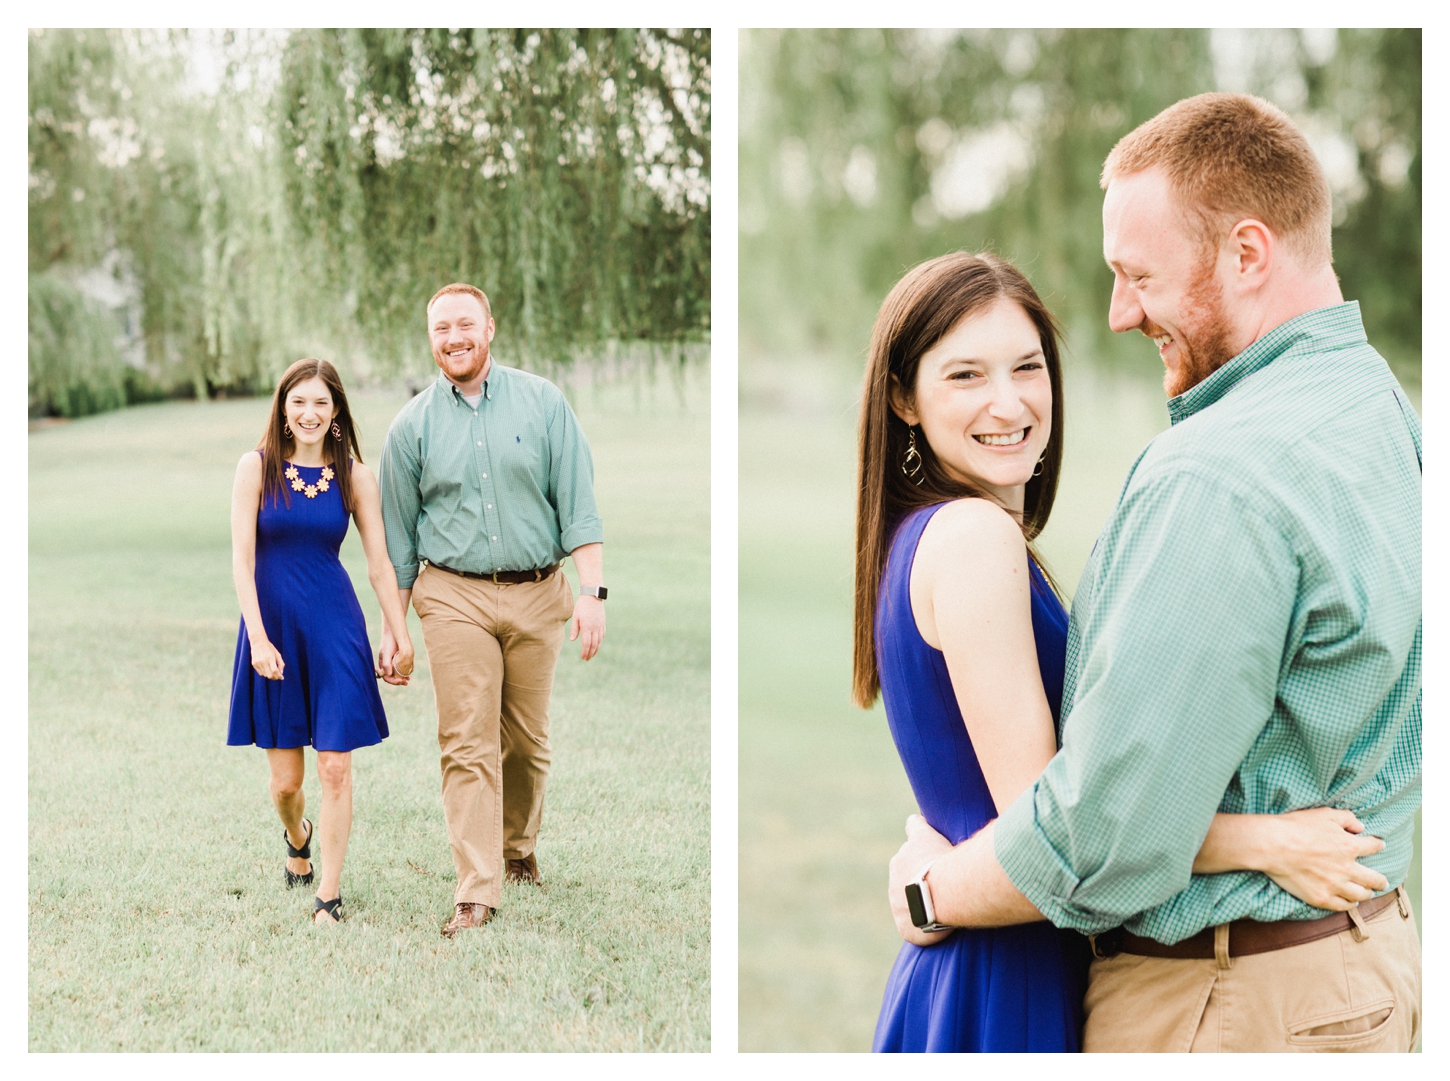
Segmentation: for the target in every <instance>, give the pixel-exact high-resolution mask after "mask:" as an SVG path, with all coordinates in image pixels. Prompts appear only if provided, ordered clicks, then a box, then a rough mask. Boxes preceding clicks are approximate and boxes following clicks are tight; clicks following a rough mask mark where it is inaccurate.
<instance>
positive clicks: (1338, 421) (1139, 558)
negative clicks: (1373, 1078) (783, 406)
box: [890, 94, 1421, 1051]
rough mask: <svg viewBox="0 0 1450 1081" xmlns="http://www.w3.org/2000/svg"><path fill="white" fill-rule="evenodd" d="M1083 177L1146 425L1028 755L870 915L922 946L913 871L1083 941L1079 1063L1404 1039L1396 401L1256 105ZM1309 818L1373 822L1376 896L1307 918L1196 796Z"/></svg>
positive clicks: (1401, 557)
mask: <svg viewBox="0 0 1450 1081" xmlns="http://www.w3.org/2000/svg"><path fill="white" fill-rule="evenodd" d="M1102 183H1103V187H1104V188H1105V189H1106V196H1105V198H1104V202H1103V254H1104V257H1105V258H1106V260H1107V263H1108V265H1109V267H1111V268H1112V271H1113V276H1114V284H1113V297H1112V304H1111V308H1110V310H1109V313H1108V318H1109V322H1110V324H1111V325H1112V328H1113V329H1114V330H1115V331H1118V332H1126V331H1132V330H1137V331H1141V332H1142V333H1143V334H1145V335H1147V336H1148V337H1150V338H1152V339H1153V340H1154V341H1155V342H1156V343H1157V345H1158V352H1159V355H1160V356H1161V357H1162V360H1163V365H1164V368H1165V376H1164V388H1165V390H1166V391H1167V393H1168V395H1169V402H1168V409H1169V414H1170V418H1171V420H1172V426H1171V427H1170V428H1169V430H1168V431H1166V432H1164V433H1162V434H1161V435H1159V436H1158V437H1157V438H1155V439H1154V440H1153V441H1152V442H1151V443H1150V444H1149V445H1148V447H1147V448H1146V449H1145V450H1144V451H1143V453H1142V455H1141V456H1140V457H1139V458H1138V460H1137V462H1135V463H1134V465H1133V469H1132V471H1131V473H1130V475H1129V477H1128V479H1127V481H1126V483H1125V484H1124V487H1123V490H1122V494H1121V495H1120V497H1119V500H1118V504H1117V506H1116V508H1115V509H1114V511H1113V514H1112V516H1111V518H1110V519H1109V521H1108V523H1107V525H1106V526H1105V528H1104V529H1103V532H1102V534H1101V535H1100V536H1099V538H1098V542H1097V544H1096V546H1095V547H1094V549H1093V554H1092V556H1091V558H1090V559H1089V562H1088V566H1087V568H1086V570H1085V571H1084V572H1083V576H1082V579H1081V581H1080V583H1079V586H1078V590H1077V594H1076V596H1075V597H1074V600H1073V606H1072V617H1071V624H1070V630H1069V637H1068V644H1067V671H1066V681H1065V685H1064V690H1063V708H1062V712H1063V724H1062V731H1061V747H1060V750H1059V751H1058V753H1057V755H1056V756H1055V757H1054V758H1053V759H1052V761H1051V762H1050V763H1049V764H1048V766H1047V768H1046V769H1045V770H1044V771H1043V773H1042V775H1041V776H1040V777H1039V778H1038V780H1037V781H1036V782H1035V783H1034V785H1033V786H1032V787H1031V788H1029V789H1028V790H1027V791H1026V792H1024V793H1023V795H1022V796H1021V797H1020V798H1019V799H1017V800H1016V801H1015V802H1014V803H1012V804H1011V805H1010V806H1007V807H1004V808H999V811H1000V817H999V818H998V819H997V820H996V821H995V822H993V823H991V824H989V825H988V826H987V827H986V828H985V829H983V830H982V831H981V832H980V833H978V834H977V835H975V836H974V837H972V838H969V839H968V840H967V841H965V842H963V843H962V844H961V845H959V846H957V847H956V848H952V847H951V846H950V845H949V844H948V843H947V841H946V840H945V839H944V838H942V837H941V836H940V835H939V834H937V833H936V832H935V831H933V830H932V829H931V828H930V827H929V826H928V825H927V824H926V823H925V821H924V820H922V819H921V818H919V817H917V816H913V818H912V819H911V820H909V822H908V827H907V834H908V840H907V842H906V844H905V845H904V846H903V847H902V849H901V850H900V852H898V853H897V855H896V857H895V858H894V859H893V860H892V864H891V884H890V898H891V903H892V909H893V913H894V914H895V916H896V920H897V926H898V928H899V929H900V930H901V932H902V935H903V937H905V938H906V939H907V940H908V941H913V942H917V943H919V944H922V945H926V944H929V943H931V942H934V941H937V940H939V939H940V938H941V937H942V936H943V934H945V933H949V932H940V931H937V932H934V933H925V932H923V931H922V930H920V927H919V926H918V925H916V924H914V923H913V917H912V915H911V914H910V908H909V906H908V902H907V898H906V893H905V891H906V887H907V886H908V885H910V884H916V885H917V887H918V888H919V889H920V890H921V891H922V893H923V894H924V895H926V896H927V897H929V899H930V901H931V902H932V904H931V905H930V906H927V905H924V904H919V905H917V906H916V907H917V909H918V918H920V912H922V911H925V912H931V911H932V909H933V908H934V916H935V920H936V922H937V923H939V924H943V925H946V926H949V927H951V926H963V927H992V926H1001V925H1007V924H1014V923H1023V922H1029V921H1032V920H1038V919H1043V918H1046V919H1048V920H1051V921H1052V922H1053V923H1054V924H1057V925H1058V926H1060V927H1067V928H1073V929H1076V930H1079V931H1082V932H1085V933H1087V934H1089V935H1090V936H1092V941H1093V950H1094V955H1095V959H1094V961H1093V963H1092V967H1091V969H1090V973H1089V987H1088V991H1087V996H1086V999H1085V1003H1084V1033H1083V1048H1084V1050H1087V1051H1128V1050H1133V1051H1170V1050H1176V1051H1189V1050H1193V1051H1306V1050H1353V1051H1409V1050H1411V1049H1412V1048H1413V1046H1414V1045H1415V1042H1416V1039H1417V1037H1418V1033H1419V1027H1420V986H1421V967H1420V947H1419V939H1418V935H1417V933H1416V930H1415V923H1414V917H1413V914H1412V913H1411V911H1410V907H1409V900H1408V897H1407V895H1406V894H1405V891H1404V889H1403V887H1402V885H1401V883H1402V882H1403V879H1404V876H1405V873H1406V871H1407V869H1408V867H1409V864H1410V858H1411V854H1412V844H1413V819H1414V812H1415V810H1416V809H1417V808H1418V806H1419V804H1420V763H1421V748H1420V702H1421V605H1420V423H1419V418H1418V417H1417V416H1416V415H1415V412H1414V410H1413V409H1412V408H1411V407H1410V405H1409V403H1408V401H1407V400H1406V399H1405V396H1404V394H1403V392H1402V391H1401V389H1400V387H1399V385H1398V383H1397V382H1396V380H1395V378H1394V376H1393V375H1392V374H1391V372H1390V370H1389V368H1388V366H1387V365H1386V364H1385V362H1384V360H1383V359H1382V358H1381V357H1380V356H1379V355H1378V354H1377V353H1376V352H1375V351H1374V350H1373V349H1372V348H1371V347H1370V346H1369V344H1368V342H1367V341H1366V338H1365V333H1364V328H1363V325H1362V323H1361V321H1360V317H1359V310H1358V305H1357V304H1356V303H1353V302H1351V303H1345V302H1344V298H1343V296H1342V294H1341V293H1340V289H1339V283H1338V279H1337V278H1336V277H1335V274H1334V269H1333V266H1332V263H1331V253H1330V193H1329V186H1328V184H1327V183H1326V181H1325V178H1324V174H1323V171H1322V170H1321V169H1320V167H1319V164H1318V162H1317V161H1316V160H1315V158H1314V155H1313V153H1312V151H1311V150H1310V148H1309V145H1308V143H1307V142H1306V141H1305V139H1304V137H1303V135H1302V134H1301V133H1300V132H1299V131H1298V130H1297V129H1296V128H1295V127H1294V125H1293V123H1292V122H1291V121H1290V120H1289V119H1288V118H1287V117H1286V116H1285V115H1284V114H1283V113H1282V112H1280V111H1279V110H1278V109H1276V108H1275V107H1274V106H1272V105H1270V104H1268V103H1267V102H1264V101H1261V100H1259V99H1257V98H1252V97H1249V96H1246V95H1241V94H1203V95H1200V96H1198V97H1195V98H1190V99H1187V100H1185V101H1181V102H1179V103H1178V104H1176V105H1174V106H1172V107H1171V108H1169V109H1167V110H1165V111H1164V112H1163V113H1160V114H1159V115H1158V116H1156V117H1154V118H1153V119H1152V120H1149V121H1148V122H1147V123H1145V124H1143V125H1142V126H1140V127H1139V128H1137V129H1135V130H1134V131H1132V132H1130V133H1129V134H1128V135H1126V136H1125V137H1124V138H1123V139H1122V140H1121V141H1120V142H1119V143H1118V145H1117V146H1116V147H1115V148H1114V149H1113V151H1112V153H1111V154H1110V155H1109V156H1108V159H1107V162H1106V164H1105V166H1104V169H1103V178H1102ZM1322 806H1334V807H1340V808H1345V809H1348V810H1350V811H1352V812H1353V813H1354V815H1356V816H1357V817H1358V819H1359V820H1360V821H1361V822H1363V823H1364V827H1365V829H1366V830H1367V832H1368V834H1371V835H1373V836H1374V837H1379V838H1383V841H1384V847H1383V850H1382V851H1377V852H1375V853H1374V854H1369V855H1365V856H1364V857H1363V860H1362V862H1363V863H1364V864H1365V865H1366V866H1367V867H1368V868H1370V869H1372V870H1373V871H1374V872H1378V875H1379V876H1382V877H1383V881H1382V883H1381V886H1382V888H1380V889H1378V890H1372V889H1369V888H1363V887H1360V886H1353V887H1352V888H1353V890H1354V891H1356V892H1355V894H1354V898H1353V899H1351V900H1340V901H1338V902H1337V903H1334V902H1331V901H1330V900H1329V899H1326V898H1316V900H1319V901H1320V902H1321V903H1322V904H1323V905H1324V907H1323V908H1316V907H1314V906H1313V905H1311V904H1309V903H1307V902H1306V901H1303V900H1300V899H1299V898H1297V897H1295V896H1293V895H1292V894H1290V893H1288V892H1286V891H1285V890H1284V889H1282V888H1281V887H1280V886H1279V884H1278V882H1277V880H1276V879H1275V878H1274V876H1273V875H1272V874H1263V873H1258V872H1233V873H1215V872H1223V871H1224V867H1223V866H1218V865H1217V863H1216V860H1215V855H1214V853H1212V852H1208V851H1206V850H1205V851H1204V852H1201V853H1200V852H1199V846H1200V845H1201V844H1202V843H1203V841H1204V838H1205V835H1206V834H1207V832H1208V827H1209V823H1210V820H1211V819H1212V817H1213V815H1214V813H1215V812H1219V811H1223V812H1229V813H1235V814H1245V815H1247V814H1255V815H1279V814H1284V813H1286V812H1291V811H1295V810H1298V809H1301V808H1307V807H1322ZM1346 828H1349V827H1346ZM1372 848H1374V846H1373V845H1368V846H1366V850H1369V849H1372ZM1195 856H1197V859H1195ZM928 871H930V875H929V878H928V877H927V872H928ZM914 897H915V895H913V899H914ZM930 925H931V924H930V923H929V922H926V921H923V922H922V924H921V926H930Z"/></svg>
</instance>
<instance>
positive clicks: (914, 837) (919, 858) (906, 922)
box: [886, 815, 952, 946]
mask: <svg viewBox="0 0 1450 1081" xmlns="http://www.w3.org/2000/svg"><path fill="white" fill-rule="evenodd" d="M951 850H952V844H951V842H950V841H948V840H947V839H946V838H945V837H943V836H942V835H941V834H940V833H938V832H937V831H936V830H934V829H932V828H931V827H930V826H929V825H927V822H926V819H924V818H922V817H921V815H910V816H909V817H908V818H907V819H906V843H905V844H903V845H902V846H901V847H900V848H899V849H898V850H897V852H896V855H894V856H892V857H891V877H890V882H889V884H888V885H887V887H886V896H887V899H888V900H889V901H890V903H891V915H892V917H893V918H894V919H895V920H896V932H897V934H899V935H901V937H902V938H904V939H905V940H906V941H907V942H910V943H912V944H914V945H917V946H930V945H932V944H933V943H935V942H940V941H941V940H942V939H944V938H946V937H947V935H949V934H951V932H950V931H935V932H933V933H932V934H926V933H925V932H923V931H920V930H918V929H917V927H916V925H915V924H914V923H912V922H911V913H910V911H908V909H907V907H906V887H907V886H908V885H910V884H911V883H912V882H915V881H916V880H917V879H918V878H919V877H920V876H921V871H922V868H923V867H925V866H926V865H927V864H929V863H931V861H932V860H934V859H936V858H937V857H939V856H944V855H946V853H948V852H950V851H951ZM930 885H931V879H927V886H928V887H930ZM937 918H938V919H940V917H937Z"/></svg>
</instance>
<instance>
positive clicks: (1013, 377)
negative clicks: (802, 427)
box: [891, 299, 1052, 514]
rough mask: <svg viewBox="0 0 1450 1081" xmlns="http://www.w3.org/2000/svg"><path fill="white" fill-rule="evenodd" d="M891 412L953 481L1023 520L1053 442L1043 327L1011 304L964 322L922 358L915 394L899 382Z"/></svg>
mask: <svg viewBox="0 0 1450 1081" xmlns="http://www.w3.org/2000/svg"><path fill="white" fill-rule="evenodd" d="M891 409H892V412H893V413H895V414H896V416H897V417H899V418H900V419H901V420H902V421H904V422H905V423H906V424H907V425H908V426H909V427H911V428H915V427H917V426H920V428H921V430H922V432H923V433H924V434H925V436H926V442H927V445H928V446H929V447H930V448H931V450H932V453H934V454H935V455H936V457H937V458H938V460H939V461H940V462H941V466H942V469H943V471H944V472H946V473H947V474H948V475H949V476H951V477H952V479H953V480H956V481H959V482H961V483H962V484H966V485H975V486H976V487H978V488H981V489H982V490H983V491H984V492H985V493H987V494H989V495H991V496H992V497H993V498H994V499H995V500H996V501H997V502H998V503H1000V504H1001V505H1002V506H1003V507H1004V508H1006V509H1008V510H1010V511H1015V512H1016V513H1018V514H1021V513H1022V502H1023V496H1024V492H1025V486H1026V484H1027V481H1028V480H1030V479H1031V478H1032V477H1033V476H1034V475H1035V474H1034V471H1035V470H1036V469H1037V467H1038V466H1040V465H1041V464H1042V456H1043V455H1044V454H1045V453H1046V452H1047V441H1048V439H1049V438H1050V437H1051V435H1052V379H1051V377H1050V376H1049V375H1048V373H1047V360H1046V357H1045V356H1044V355H1043V352H1042V344H1041V338H1040V337H1039V332H1038V329H1037V327H1036V326H1035V325H1034V324H1033V322H1032V320H1031V319H1029V318H1028V317H1027V313H1026V312H1025V311H1024V310H1023V309H1022V307H1021V305H1019V304H1017V303H1016V302H1014V301H1011V300H1006V299H1003V300H999V301H997V302H996V303H995V304H993V305H992V307H990V308H988V309H987V310H986V311H985V312H982V313H981V314H979V315H970V316H968V317H966V318H964V319H963V320H962V321H961V322H960V323H958V324H957V326H956V328H955V329H954V330H952V332H951V333H949V334H948V335H947V336H946V337H944V338H943V339H942V340H941V341H939V342H938V343H937V344H936V345H934V346H933V347H932V348H931V349H928V350H927V351H926V353H924V354H923V355H922V358H921V361H920V363H919V365H918V367H917V370H916V385H915V386H914V387H910V388H907V387H904V386H902V384H901V382H900V381H899V380H893V381H892V384H891ZM912 438H913V439H914V434H913V436H912Z"/></svg>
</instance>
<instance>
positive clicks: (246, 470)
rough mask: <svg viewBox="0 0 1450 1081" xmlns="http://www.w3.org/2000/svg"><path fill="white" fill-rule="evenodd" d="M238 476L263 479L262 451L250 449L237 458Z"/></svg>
mask: <svg viewBox="0 0 1450 1081" xmlns="http://www.w3.org/2000/svg"><path fill="white" fill-rule="evenodd" d="M237 476H238V477H239V478H253V477H255V478H256V479H257V480H259V481H260V480H261V479H262V452H261V451H258V450H249V451H247V453H246V454H243V455H242V456H241V458H240V459H238V460H237Z"/></svg>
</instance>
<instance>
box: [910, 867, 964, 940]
mask: <svg viewBox="0 0 1450 1081" xmlns="http://www.w3.org/2000/svg"><path fill="white" fill-rule="evenodd" d="M934 863H936V860H932V861H931V863H928V864H927V865H926V866H925V867H923V868H922V869H921V874H919V875H917V876H916V881H915V882H913V883H911V884H910V885H909V886H907V891H908V892H907V895H906V900H907V907H908V908H909V909H910V910H911V922H912V923H913V924H914V925H915V926H916V928H917V930H919V931H925V932H926V933H927V934H932V933H934V932H936V931H950V930H953V928H952V927H950V926H948V925H947V924H945V923H938V922H937V918H936V906H934V905H933V904H932V901H931V886H930V885H928V884H927V881H926V876H927V875H929V874H930V873H931V868H932V864H934ZM913 889H915V891H916V898H915V900H916V901H917V902H918V905H919V908H920V910H919V911H918V905H914V904H912V901H913V898H912V895H911V890H913Z"/></svg>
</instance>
